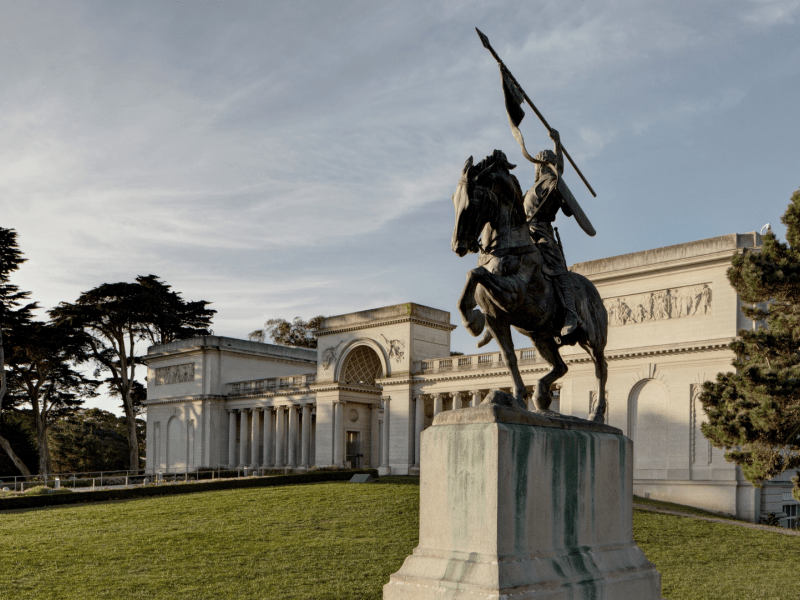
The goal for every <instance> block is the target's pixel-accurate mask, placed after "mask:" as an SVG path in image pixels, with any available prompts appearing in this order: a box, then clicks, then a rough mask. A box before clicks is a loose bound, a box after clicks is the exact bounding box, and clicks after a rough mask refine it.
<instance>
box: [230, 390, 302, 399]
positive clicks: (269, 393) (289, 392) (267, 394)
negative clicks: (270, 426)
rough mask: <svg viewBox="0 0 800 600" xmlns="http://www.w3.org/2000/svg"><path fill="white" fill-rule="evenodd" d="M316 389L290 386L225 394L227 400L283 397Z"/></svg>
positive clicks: (299, 394)
mask: <svg viewBox="0 0 800 600" xmlns="http://www.w3.org/2000/svg"><path fill="white" fill-rule="evenodd" d="M315 393H316V390H313V389H311V388H310V387H304V388H292V389H288V390H278V391H262V392H253V393H252V394H228V395H227V396H225V397H226V398H227V399H228V400H238V399H239V398H242V399H246V398H283V397H286V396H302V395H305V394H312V395H313V394H315Z"/></svg>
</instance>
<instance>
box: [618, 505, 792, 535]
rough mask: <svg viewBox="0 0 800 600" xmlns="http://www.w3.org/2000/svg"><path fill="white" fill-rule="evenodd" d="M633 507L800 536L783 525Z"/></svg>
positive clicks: (647, 507)
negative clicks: (777, 525) (759, 523)
mask: <svg viewBox="0 0 800 600" xmlns="http://www.w3.org/2000/svg"><path fill="white" fill-rule="evenodd" d="M633 508H638V509H639V510H648V511H650V512H656V513H661V514H664V515H673V516H675V517H688V518H689V519H698V520H700V521H708V522H709V523H722V524H723V525H738V526H739V527H746V528H747V529H760V530H762V531H771V532H772V533H782V534H783V535H797V536H800V531H797V530H794V529H785V528H783V527H770V526H769V525H756V524H755V523H748V522H747V521H734V520H732V519H716V518H714V517H701V516H700V515H693V514H690V513H685V512H678V511H677V510H667V509H664V508H655V507H652V506H648V505H647V504H638V503H636V502H634V503H633Z"/></svg>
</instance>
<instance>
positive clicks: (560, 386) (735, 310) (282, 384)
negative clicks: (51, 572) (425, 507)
mask: <svg viewBox="0 0 800 600" xmlns="http://www.w3.org/2000/svg"><path fill="white" fill-rule="evenodd" d="M759 244H760V236H758V234H756V233H748V234H731V235H726V236H721V237H717V238H710V239H706V240H700V241H697V242H692V243H688V244H681V245H678V246H669V247H666V248H658V249H655V250H648V251H645V252H637V253H634V254H627V255H623V256H617V257H612V258H607V259H602V260H596V261H591V262H586V263H579V264H576V265H573V267H572V270H573V271H576V272H579V273H582V274H584V275H585V276H587V277H588V278H589V279H591V280H592V281H593V282H594V283H595V285H596V286H597V288H598V290H599V292H600V295H601V296H602V297H603V299H604V302H605V304H606V307H607V309H608V311H609V324H610V326H609V337H608V345H607V347H606V357H607V358H608V363H609V376H608V386H607V389H608V404H609V410H608V422H609V423H610V424H611V425H613V426H615V427H619V428H620V429H622V430H623V432H625V434H626V435H628V436H629V437H631V438H632V439H633V441H634V456H635V459H634V460H635V464H634V493H636V494H638V495H648V494H649V495H650V497H651V498H656V499H662V500H668V501H674V502H679V503H683V504H689V505H693V506H697V507H701V508H706V509H709V510H715V511H721V512H726V513H730V514H735V515H738V516H740V517H743V518H747V519H749V520H754V521H756V520H758V519H759V517H760V516H762V515H764V514H766V513H768V512H775V513H781V511H782V507H783V506H784V505H796V504H797V503H796V502H794V501H793V500H791V499H789V500H786V499H785V498H786V494H787V493H788V492H789V491H790V489H791V484H790V483H789V482H788V480H787V481H781V482H778V481H776V482H770V483H769V485H768V486H766V487H765V488H764V494H763V495H762V493H761V490H757V489H754V488H753V487H752V486H751V485H750V484H749V483H748V482H747V481H745V480H744V478H743V477H742V475H741V471H740V470H739V469H738V468H737V467H736V466H735V465H733V464H730V463H728V462H726V461H725V459H724V458H723V453H722V451H720V450H718V449H715V448H712V447H711V446H710V445H709V443H708V441H707V440H706V439H705V438H704V437H703V435H702V433H701V432H700V425H701V423H702V422H703V420H704V418H705V415H704V413H703V410H702V407H701V406H700V404H699V402H698V399H697V396H698V394H699V391H700V386H701V385H702V383H703V382H704V381H709V380H711V379H713V378H714V377H715V376H716V374H717V373H720V372H725V371H729V370H731V360H732V358H733V354H732V352H731V351H730V350H729V349H728V344H729V343H730V341H731V340H732V339H733V338H734V337H735V335H736V332H737V331H738V330H739V329H741V328H750V327H752V326H753V324H752V323H750V322H749V321H747V320H746V319H745V317H744V316H743V315H742V313H741V311H740V310H739V306H740V300H739V298H738V296H737V294H736V292H735V291H734V290H733V288H731V286H730V284H729V283H728V281H727V278H726V272H727V269H728V268H729V267H730V259H731V256H732V255H733V254H734V253H736V252H741V251H742V250H743V249H744V248H753V247H757V246H758V245H759ZM458 291H460V290H454V292H453V294H454V297H455V296H456V294H457V293H458ZM454 328H455V326H454V325H451V324H450V314H449V313H447V312H444V311H441V310H436V309H433V308H428V307H425V306H420V305H418V304H413V303H408V304H399V305H396V306H389V307H384V308H377V309H373V310H367V311H362V312H356V313H350V314H347V315H341V316H335V317H329V318H327V319H325V320H324V321H323V324H322V328H321V329H320V331H318V332H317V339H318V344H319V348H318V349H317V350H308V349H303V348H289V347H282V346H275V345H272V344H261V343H256V342H248V341H244V340H234V339H231V338H222V337H215V336H207V337H203V338H194V339H191V340H183V341H180V342H176V343H173V344H166V345H163V346H156V347H152V348H150V349H149V351H148V356H147V359H146V362H147V365H148V400H147V402H146V404H147V469H148V471H149V472H156V471H163V472H169V471H177V472H182V471H184V470H186V469H196V468H201V467H204V468H208V467H214V468H216V467H243V466H248V467H257V468H292V469H297V470H303V469H307V468H310V467H312V466H318V467H326V466H339V467H343V466H346V465H351V466H353V467H375V468H379V470H380V472H381V473H383V474H387V473H392V474H400V475H405V474H417V473H419V455H420V448H419V436H420V433H421V432H422V430H423V429H424V428H425V427H427V426H429V425H430V423H431V422H432V420H433V417H434V416H435V415H436V414H437V413H438V412H439V411H442V410H454V409H456V410H457V409H459V408H462V407H466V406H470V405H473V404H475V403H479V402H480V400H481V398H482V397H483V396H485V394H486V393H487V392H488V391H489V390H490V389H495V388H498V389H506V390H508V389H509V388H510V386H511V378H510V375H509V374H508V371H507V369H506V368H505V366H504V365H503V363H502V358H501V355H500V352H499V351H497V350H495V351H488V352H482V353H479V354H474V355H468V356H450V355H449V353H450V332H451V331H452V330H453V329H454ZM561 353H562V356H563V357H564V359H565V361H566V363H567V365H568V367H569V373H568V374H567V375H566V376H565V377H563V378H562V379H561V380H559V382H558V383H557V385H556V386H554V390H553V395H554V397H555V399H554V402H553V406H552V407H551V408H553V409H555V410H559V411H560V412H562V413H564V414H569V415H574V416H579V417H584V418H585V417H587V416H588V414H589V412H590V410H591V404H592V402H593V401H594V400H595V394H596V380H595V376H594V367H593V364H592V362H591V361H590V359H589V357H588V355H586V354H585V353H584V352H583V350H581V349H580V348H577V347H574V348H573V347H565V348H562V350H561ZM517 358H518V361H519V365H520V370H521V372H522V377H523V380H524V381H525V383H526V385H527V386H529V389H531V390H533V389H534V388H535V385H536V382H537V381H538V379H539V378H540V377H541V376H542V375H544V374H545V373H546V372H547V371H548V370H549V365H547V364H546V363H545V362H544V361H543V360H542V359H541V357H539V356H538V355H537V353H536V352H535V350H534V349H532V348H522V349H517ZM387 430H388V435H386V431H387ZM762 496H763V502H762Z"/></svg>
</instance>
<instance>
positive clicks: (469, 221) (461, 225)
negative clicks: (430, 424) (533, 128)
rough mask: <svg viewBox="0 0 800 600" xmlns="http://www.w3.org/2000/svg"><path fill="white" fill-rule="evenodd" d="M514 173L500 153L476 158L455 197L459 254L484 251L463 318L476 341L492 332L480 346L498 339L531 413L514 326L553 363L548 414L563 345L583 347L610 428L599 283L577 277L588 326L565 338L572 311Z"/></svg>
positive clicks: (541, 400) (543, 404)
mask: <svg viewBox="0 0 800 600" xmlns="http://www.w3.org/2000/svg"><path fill="white" fill-rule="evenodd" d="M513 168H514V165H511V164H509V162H508V160H507V159H506V157H505V154H503V153H502V152H501V151H500V150H495V151H494V153H493V154H492V155H491V156H487V157H486V158H485V159H483V160H482V161H481V162H479V163H478V164H477V165H473V164H472V157H471V156H470V157H469V159H468V160H467V162H466V164H465V165H464V169H463V170H462V171H461V179H459V181H458V186H457V187H456V191H455V194H453V204H454V205H455V209H456V223H455V229H454V231H453V239H452V242H451V247H452V249H453V252H455V253H456V254H458V255H459V256H465V255H466V254H467V253H473V252H480V256H479V258H478V267H477V268H475V269H472V270H471V271H469V273H467V283H466V285H465V286H464V291H463V292H462V293H461V298H460V299H459V302H458V310H459V312H460V313H461V320H462V322H463V323H464V327H466V328H467V330H468V331H469V332H470V333H471V334H472V335H473V336H478V335H480V333H481V332H482V331H483V330H484V327H485V328H486V330H487V331H486V333H485V334H484V336H483V338H482V339H481V341H480V342H479V343H478V347H481V346H483V345H485V344H487V343H488V342H489V341H491V339H492V338H494V339H495V340H497V343H498V345H499V346H500V351H501V352H502V354H503V358H504V360H505V362H506V364H507V365H508V368H509V369H510V370H511V376H512V377H513V380H514V389H513V394H514V397H515V399H516V401H517V403H518V404H519V405H520V407H521V408H523V409H527V404H526V396H527V392H526V389H525V384H524V383H523V381H522V376H521V375H520V373H519V367H518V366H517V356H516V353H515V352H514V343H513V340H512V338H511V327H514V328H515V329H516V330H517V331H519V332H520V333H522V334H523V335H526V336H528V337H529V338H530V339H531V341H532V342H533V345H534V346H535V347H536V349H537V351H538V352H539V354H540V355H541V356H542V357H543V358H544V359H545V360H546V361H547V362H548V363H549V364H550V365H551V366H552V370H551V371H550V372H549V373H547V374H546V375H545V376H544V377H542V378H541V379H540V380H539V385H538V387H537V390H536V394H535V396H534V403H535V406H536V409H537V411H541V412H543V411H547V412H550V411H549V410H548V409H549V407H550V401H551V396H550V386H551V385H552V384H553V382H555V381H556V380H558V379H559V378H561V377H563V376H564V375H565V374H566V372H567V365H566V364H565V363H564V360H563V359H562V358H561V355H560V354H559V352H558V348H559V342H560V343H561V344H562V345H570V346H572V345H574V344H580V346H581V347H582V348H583V349H584V350H586V352H588V353H589V356H590V357H591V358H592V361H593V362H594V366H595V374H596V376H597V382H598V387H599V393H598V396H597V397H598V402H597V404H596V406H595V407H594V411H593V412H592V413H591V415H589V419H590V420H592V421H595V422H598V423H603V422H604V421H605V412H606V393H605V391H606V379H607V378H608V365H607V363H606V359H605V356H604V351H605V346H606V341H607V338H608V313H607V312H606V308H605V306H603V301H602V300H601V298H600V294H599V293H598V292H597V288H595V286H594V285H593V284H592V282H591V281H589V280H588V279H586V278H585V277H583V276H582V275H579V274H577V273H570V277H571V278H572V285H573V289H574V290H575V298H576V309H577V311H578V314H579V315H580V317H581V320H582V321H583V325H582V327H580V328H578V329H577V330H576V331H575V332H573V333H572V334H570V335H569V336H566V337H563V338H560V339H559V337H558V336H559V335H560V330H561V324H562V323H563V322H564V308H563V307H562V305H561V302H560V301H559V299H558V297H557V295H556V289H555V286H554V285H553V283H552V282H551V281H550V280H549V279H548V278H547V277H546V276H545V275H544V273H543V272H542V257H541V255H540V254H539V251H538V249H537V247H536V244H534V242H533V240H532V239H531V236H530V233H529V231H528V224H527V222H526V219H525V211H524V208H523V203H522V200H523V194H522V189H521V188H520V185H519V182H518V181H517V178H516V177H514V176H513V175H512V174H511V173H510V172H509V169H513ZM481 233H482V242H481V240H480V238H481ZM476 305H477V306H480V308H481V310H478V309H477V308H476ZM481 311H482V312H481Z"/></svg>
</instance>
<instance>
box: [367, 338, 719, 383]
mask: <svg viewBox="0 0 800 600" xmlns="http://www.w3.org/2000/svg"><path fill="white" fill-rule="evenodd" d="M733 339H734V338H720V339H717V340H709V341H706V342H697V343H692V344H684V345H682V346H654V347H652V346H651V347H650V348H638V349H623V350H618V351H615V352H610V353H608V354H606V360H607V361H608V362H612V361H623V360H632V359H637V358H644V357H651V356H667V355H679V354H690V353H697V352H713V351H719V350H727V349H728V346H729V344H730V343H731V342H732V341H733ZM562 358H563V359H564V362H565V363H567V364H581V363H591V362H592V359H591V358H590V357H589V355H588V354H576V355H572V356H570V355H567V356H564V357H562ZM551 368H552V367H551V366H550V365H549V364H548V363H546V362H543V361H540V362H536V363H535V364H532V365H519V372H520V374H525V373H536V372H542V373H546V372H549V371H550V369H551ZM507 374H508V367H507V365H506V364H505V363H503V364H497V365H496V366H493V367H492V368H488V369H482V370H478V369H476V370H474V371H468V370H464V371H441V372H438V373H418V374H416V375H414V377H413V380H412V383H416V384H419V383H431V382H434V381H456V380H467V379H484V378H486V379H488V378H491V377H495V376H500V377H503V376H506V375H507ZM381 384H382V385H383V386H384V387H386V385H387V384H388V381H383V380H382V381H381Z"/></svg>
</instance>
